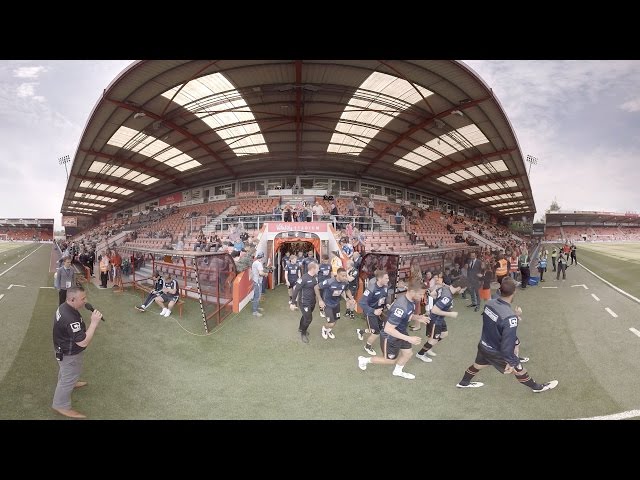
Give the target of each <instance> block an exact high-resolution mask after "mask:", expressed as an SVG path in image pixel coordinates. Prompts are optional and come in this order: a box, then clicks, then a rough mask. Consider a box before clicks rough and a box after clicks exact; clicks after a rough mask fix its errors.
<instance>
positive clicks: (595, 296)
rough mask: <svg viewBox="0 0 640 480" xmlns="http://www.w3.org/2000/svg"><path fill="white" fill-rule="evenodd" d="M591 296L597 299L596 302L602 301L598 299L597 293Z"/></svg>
mask: <svg viewBox="0 0 640 480" xmlns="http://www.w3.org/2000/svg"><path fill="white" fill-rule="evenodd" d="M591 296H592V297H593V298H595V299H596V302H599V301H600V299H599V298H598V297H597V295H596V294H595V293H592V294H591Z"/></svg>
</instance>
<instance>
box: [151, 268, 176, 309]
mask: <svg viewBox="0 0 640 480" xmlns="http://www.w3.org/2000/svg"><path fill="white" fill-rule="evenodd" d="M179 299H180V294H179V291H178V281H177V280H175V279H174V278H172V276H171V274H170V273H167V274H165V276H164V287H163V288H162V294H161V295H159V296H157V297H156V298H155V302H156V303H157V304H158V305H160V306H161V307H162V312H160V315H162V316H163V317H168V316H169V315H171V309H172V308H173V306H174V305H175V304H176V302H177V301H178V300H179ZM164 302H169V304H168V305H167V307H166V308H165V306H164Z"/></svg>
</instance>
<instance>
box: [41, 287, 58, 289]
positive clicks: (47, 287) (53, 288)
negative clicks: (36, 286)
mask: <svg viewBox="0 0 640 480" xmlns="http://www.w3.org/2000/svg"><path fill="white" fill-rule="evenodd" d="M40 288H51V289H55V288H56V287H40Z"/></svg>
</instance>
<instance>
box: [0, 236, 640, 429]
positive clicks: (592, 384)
mask: <svg viewBox="0 0 640 480" xmlns="http://www.w3.org/2000/svg"><path fill="white" fill-rule="evenodd" d="M592 247H594V245H589V246H582V245H579V246H578V260H579V261H580V262H584V263H585V265H587V266H588V268H589V269H591V270H593V271H594V272H597V273H598V274H599V275H601V276H602V277H604V278H606V279H607V280H608V281H609V282H611V283H614V284H615V285H617V286H618V287H619V288H621V289H623V290H627V289H629V290H627V291H629V293H632V292H631V290H632V289H633V284H632V283H633V275H631V273H629V274H628V275H626V274H625V278H627V279H628V280H629V282H627V283H622V282H620V283H618V282H619V281H620V279H621V277H620V278H616V277H613V276H612V274H611V272H610V271H609V270H610V266H611V265H614V266H615V265H618V267H614V269H617V270H618V271H620V269H621V264H616V263H607V262H624V263H625V265H631V262H627V261H625V260H620V259H619V258H617V257H616V256H610V255H608V254H605V253H602V252H599V251H595V250H594V249H592ZM631 250H633V249H632V248H631ZM611 251H612V250H611V249H609V252H611ZM3 253H4V252H3ZM0 254H1V253H0ZM7 254H8V255H12V256H11V258H10V259H9V262H8V264H7V266H6V267H10V266H11V265H13V264H15V263H16V262H18V261H21V260H22V261H21V263H19V264H18V265H17V266H15V267H14V268H12V269H11V270H9V271H8V272H6V273H4V274H3V275H0V295H2V296H3V298H0V311H2V323H1V325H2V326H1V327H0V328H1V329H2V335H0V391H1V392H2V395H0V418H2V419H63V417H60V416H59V415H57V414H56V413H55V412H53V411H52V410H51V408H50V405H51V400H52V397H53V392H54V390H55V386H56V378H57V373H58V367H57V364H56V361H55V359H54V356H53V348H52V344H51V327H52V321H53V314H54V311H55V309H56V307H57V293H56V291H55V290H53V289H51V288H50V287H51V286H52V284H53V274H52V273H51V272H50V271H49V265H50V256H51V246H50V245H39V244H27V245H21V246H20V247H19V248H17V249H15V250H12V251H11V252H7ZM27 255H29V256H27ZM616 255H617V254H616ZM4 261H6V260H2V262H4ZM633 265H634V266H633V267H631V270H630V272H633V271H634V270H633V269H634V268H635V272H636V274H635V276H636V277H638V275H637V273H638V268H639V267H638V265H637V264H635V263H634V264H633ZM6 267H5V268H3V269H2V271H4V270H6ZM2 271H0V273H2ZM552 275H553V273H552V272H551V268H549V272H547V274H546V275H545V282H542V283H541V284H540V285H538V286H536V287H529V288H527V289H526V290H522V291H521V290H518V292H517V293H516V296H515V300H514V303H515V304H516V305H519V306H521V307H522V309H523V320H522V322H521V324H520V326H519V328H518V335H519V337H520V339H521V340H522V346H521V355H523V356H527V357H530V358H531V360H530V362H529V363H527V364H526V365H525V366H526V368H527V369H528V370H529V372H530V374H531V375H532V377H533V378H534V379H535V380H536V381H538V382H545V381H549V380H552V379H556V380H558V381H559V385H558V387H557V388H556V389H554V390H551V391H548V392H544V393H540V394H534V393H532V392H531V391H530V390H529V389H528V388H526V387H523V386H521V385H519V384H518V382H517V381H516V379H515V378H514V376H513V375H503V374H501V373H499V372H497V371H496V370H495V369H493V368H487V369H485V370H483V371H482V372H481V373H480V374H479V375H478V376H477V377H476V379H477V381H481V382H484V383H485V386H484V387H482V388H478V389H458V388H456V387H455V385H456V383H457V382H458V381H459V380H460V379H461V377H462V375H463V373H464V371H465V369H466V368H467V367H468V366H469V365H470V364H471V363H472V362H473V360H474V358H475V355H476V347H477V344H478V340H479V337H480V330H481V317H480V314H479V313H474V312H473V311H472V309H469V308H466V305H467V304H468V303H469V300H468V299H467V300H463V299H461V298H459V297H456V298H455V299H454V310H456V311H458V312H460V315H459V317H458V318H457V319H451V320H448V321H447V323H448V326H449V332H450V335H449V338H447V339H446V340H445V341H444V342H442V343H441V344H439V345H437V346H436V347H435V349H434V351H435V352H436V353H437V357H435V358H434V361H433V362H432V363H423V362H421V361H419V360H418V359H416V358H415V357H413V358H412V359H411V361H410V362H409V363H408V365H407V366H406V367H405V370H406V371H408V372H410V373H413V374H415V375H416V379H415V380H405V379H401V378H398V377H393V376H392V375H391V373H392V367H391V366H382V365H369V366H368V368H367V370H366V371H361V370H360V369H359V368H358V364H357V357H358V356H359V355H366V353H365V351H364V350H363V342H361V341H359V340H358V339H357V337H356V333H355V330H356V328H358V327H360V328H362V327H363V326H364V321H363V319H362V317H361V316H360V315H357V316H356V319H355V320H351V319H347V318H342V319H341V320H340V321H339V322H338V323H337V325H336V327H335V329H334V332H335V335H336V338H335V339H334V340H323V339H322V337H321V335H320V327H321V325H322V323H321V321H320V317H319V315H318V314H317V312H315V314H314V320H313V323H312V324H311V328H310V343H309V344H303V343H302V342H301V341H300V338H299V334H298V333H297V326H298V321H299V314H298V313H294V312H291V311H289V309H288V308H287V307H288V305H287V293H286V290H285V289H284V288H283V287H279V288H277V289H275V290H271V291H269V292H268V293H267V294H266V300H265V302H264V304H263V305H262V306H263V307H264V310H265V315H264V317H262V318H256V317H253V316H252V315H251V311H250V306H247V307H245V309H244V310H243V311H242V312H241V313H240V314H238V315H235V316H232V317H229V318H227V320H226V321H225V322H224V323H223V324H222V325H221V326H220V327H218V328H217V329H216V330H215V331H214V333H213V334H211V335H208V336H205V335H203V333H204V332H203V328H202V322H201V320H200V318H199V316H198V314H199V307H198V304H197V302H196V301H193V300H187V302H186V304H185V307H184V314H183V317H182V318H180V317H179V316H177V315H175V314H174V315H172V316H171V317H168V318H164V317H161V316H160V315H158V314H159V311H160V309H159V308H158V309H156V308H155V306H154V307H153V308H152V309H151V310H150V311H149V312H146V313H139V312H138V311H136V310H135V309H134V305H136V304H137V303H139V302H140V300H141V296H140V294H134V293H132V292H130V291H125V292H124V293H116V292H113V291H111V289H109V290H99V289H97V288H95V286H94V285H89V286H88V300H89V302H91V303H92V304H93V305H94V306H96V308H98V309H100V310H101V311H102V312H103V313H104V315H105V317H106V321H105V322H101V324H100V326H99V328H98V330H97V333H96V336H95V338H94V340H93V342H92V344H91V345H90V346H89V348H88V349H87V351H86V354H85V364H84V371H83V376H82V379H83V380H86V381H88V382H89V385H88V386H87V387H85V388H82V389H80V390H78V391H76V392H74V394H73V408H75V409H76V410H78V411H80V412H82V413H84V414H86V415H87V416H88V417H89V418H90V419H447V420H451V419H570V418H591V417H598V416H607V415H618V416H619V417H621V418H628V417H634V416H640V411H638V410H637V409H640V383H639V382H638V381H637V365H639V364H640V337H638V336H637V334H635V333H634V332H633V330H632V329H638V330H640V305H639V304H638V303H636V302H635V301H633V300H632V299H630V298H628V297H626V296H624V295H622V294H620V293H619V292H618V291H616V290H614V289H613V288H611V287H610V286H608V285H606V284H605V283H603V282H602V281H601V280H599V279H597V278H596V277H594V276H593V275H592V274H590V273H589V272H587V271H586V270H585V269H583V268H582V267H580V266H571V267H570V268H569V269H568V271H567V279H566V280H565V281H562V279H560V280H557V281H556V280H555V276H552ZM17 285H20V286H17ZM635 296H637V293H636V294H635ZM343 309H344V306H343ZM610 312H611V313H610ZM612 313H613V315H612ZM83 315H84V317H85V319H87V320H88V318H89V314H88V312H84V313H83ZM614 315H615V316H614ZM636 331H637V330H636ZM415 333H416V334H418V333H419V335H420V337H422V339H423V341H424V339H425V334H424V330H422V331H421V332H415ZM638 334H640V332H638ZM374 347H375V349H376V351H377V352H378V353H380V347H379V345H375V346H374ZM416 350H417V347H414V351H416ZM629 412H630V413H629ZM614 418H617V417H614ZM64 420H67V419H64Z"/></svg>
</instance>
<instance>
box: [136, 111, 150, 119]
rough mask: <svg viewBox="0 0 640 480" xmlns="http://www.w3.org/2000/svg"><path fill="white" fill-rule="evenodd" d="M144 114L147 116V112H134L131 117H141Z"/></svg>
mask: <svg viewBox="0 0 640 480" xmlns="http://www.w3.org/2000/svg"><path fill="white" fill-rule="evenodd" d="M146 116H147V114H146V113H144V112H138V113H136V114H135V115H134V116H133V118H142V117H146Z"/></svg>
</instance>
